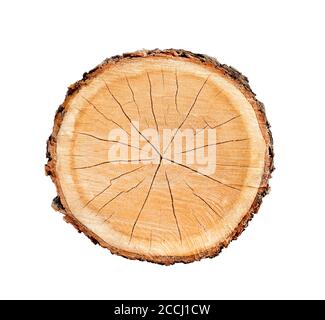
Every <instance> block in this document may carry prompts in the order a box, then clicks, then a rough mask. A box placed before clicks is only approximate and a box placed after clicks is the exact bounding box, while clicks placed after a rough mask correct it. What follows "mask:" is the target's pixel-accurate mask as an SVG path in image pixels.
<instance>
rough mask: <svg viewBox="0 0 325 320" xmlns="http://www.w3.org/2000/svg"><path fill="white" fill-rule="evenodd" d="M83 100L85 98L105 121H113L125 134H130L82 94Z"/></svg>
mask: <svg viewBox="0 0 325 320" xmlns="http://www.w3.org/2000/svg"><path fill="white" fill-rule="evenodd" d="M81 97H82V98H83V99H84V100H86V101H87V102H88V103H89V104H90V105H91V106H92V107H93V108H94V109H95V110H96V111H97V112H98V113H99V114H100V115H101V116H103V117H104V118H105V119H106V120H107V121H109V122H112V123H114V124H115V125H116V126H118V127H119V128H120V129H121V130H123V131H124V132H126V133H127V135H130V133H129V132H127V131H126V130H125V129H124V128H123V127H121V125H119V124H118V123H117V122H116V121H114V120H112V119H110V118H108V117H107V116H106V115H105V114H104V113H103V112H101V111H100V110H99V109H98V108H97V107H96V106H95V104H94V103H92V102H91V101H90V100H88V99H87V98H85V97H84V96H81Z"/></svg>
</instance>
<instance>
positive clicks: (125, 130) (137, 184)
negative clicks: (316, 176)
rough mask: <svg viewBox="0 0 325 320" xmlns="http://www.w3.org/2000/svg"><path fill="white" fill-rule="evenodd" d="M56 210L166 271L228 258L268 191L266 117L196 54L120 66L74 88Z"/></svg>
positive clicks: (228, 74)
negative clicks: (171, 266) (220, 255)
mask: <svg viewBox="0 0 325 320" xmlns="http://www.w3.org/2000/svg"><path fill="white" fill-rule="evenodd" d="M47 157H48V163H47V165H46V173H47V174H48V175H50V176H51V178H52V180H53V181H54V183H55V185H56V188H57V193H58V195H57V197H56V198H55V199H54V201H53V207H54V208H55V209H56V210H59V211H61V212H62V213H63V214H64V215H65V220H66V221H68V222H70V223H72V224H73V225H74V226H75V227H76V228H77V229H78V230H79V231H80V232H83V233H84V234H85V235H87V236H88V237H89V238H91V239H92V240H93V241H94V242H95V243H99V244H100V245H101V246H103V247H105V248H108V249H109V250H110V251H111V252H112V253H116V254H119V255H121V256H124V257H127V258H130V259H139V260H147V261H151V262H155V263H161V264H166V265H168V264H173V263H175V262H192V261H195V260H199V259H201V258H204V257H213V256H216V255H217V254H218V253H219V252H220V251H221V249H222V248H224V247H226V246H227V245H228V244H229V242H230V241H231V240H233V239H235V238H237V237H238V235H239V234H240V233H241V232H242V231H243V230H244V229H245V227H246V225H247V223H248V221H249V220H250V219H251V218H252V216H253V214H254V213H256V212H257V211H258V209H259V207H260V204H261V202H262V198H263V196H264V195H265V194H266V193H267V192H268V190H269V185H268V181H269V178H270V176H271V172H272V170H273V145H272V137H271V133H270V129H269V124H268V122H267V119H266V116H265V112H264V107H263V104H262V103H261V102H259V101H258V100H257V99H256V98H255V94H254V93H253V92H252V91H251V89H250V87H249V85H248V80H247V78H246V77H244V76H243V75H241V74H240V73H239V72H238V71H236V70H235V69H233V68H231V67H228V66H226V65H222V64H220V63H218V62H217V61H216V60H215V59H213V58H210V57H208V56H205V55H198V54H193V53H191V52H188V51H184V50H174V49H171V50H153V51H138V52H134V53H129V54H124V55H123V56H115V57H112V58H110V59H107V60H105V61H104V62H103V63H102V64H100V65H99V66H97V67H96V68H95V69H93V70H91V71H90V72H88V73H85V74H84V76H83V79H82V80H80V81H78V82H76V83H75V84H73V85H71V86H70V87H69V90H68V92H67V95H66V98H65V100H64V102H63V104H62V105H61V106H60V107H59V109H58V111H57V113H56V116H55V121H54V128H53V132H52V134H51V136H50V138H49V140H48V145H47Z"/></svg>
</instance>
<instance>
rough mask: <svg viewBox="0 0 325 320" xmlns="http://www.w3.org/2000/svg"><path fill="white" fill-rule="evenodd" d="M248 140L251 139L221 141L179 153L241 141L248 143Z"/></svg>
mask: <svg viewBox="0 0 325 320" xmlns="http://www.w3.org/2000/svg"><path fill="white" fill-rule="evenodd" d="M247 140H249V138H245V139H233V140H225V141H220V142H216V143H210V144H205V145H204V146H200V147H195V148H193V149H189V150H184V151H182V152H179V153H187V152H190V151H195V150H198V149H202V148H205V147H211V146H217V145H220V144H226V143H231V142H241V141H247Z"/></svg>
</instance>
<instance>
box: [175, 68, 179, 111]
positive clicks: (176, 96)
mask: <svg viewBox="0 0 325 320" xmlns="http://www.w3.org/2000/svg"><path fill="white" fill-rule="evenodd" d="M175 83H176V92H175V108H176V111H177V113H178V114H179V110H178V102H177V101H178V90H179V86H178V76H177V70H175Z"/></svg>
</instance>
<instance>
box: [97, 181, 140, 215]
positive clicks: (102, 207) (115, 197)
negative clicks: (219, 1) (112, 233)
mask: <svg viewBox="0 0 325 320" xmlns="http://www.w3.org/2000/svg"><path fill="white" fill-rule="evenodd" d="M144 180H145V179H143V180H142V181H140V182H138V183H137V184H136V185H135V186H133V187H131V188H130V189H128V190H126V191H121V192H119V193H118V194H117V195H116V196H114V197H113V198H112V199H110V200H109V201H107V202H106V203H105V204H104V205H102V206H101V207H100V209H99V210H98V213H97V214H99V212H100V211H102V210H103V209H104V208H105V207H106V206H107V205H108V204H110V203H111V202H112V201H113V200H115V199H117V198H118V197H119V196H120V195H122V194H123V193H128V192H130V191H131V190H133V189H135V188H137V187H138V186H139V185H140V184H141V183H142V182H143V181H144ZM112 215H113V214H112ZM112 215H111V216H112ZM111 216H110V217H109V218H108V219H110V218H111ZM108 219H107V220H108Z"/></svg>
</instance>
